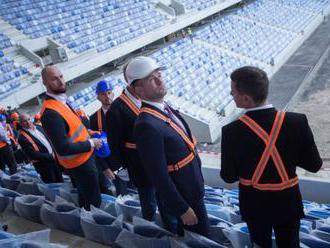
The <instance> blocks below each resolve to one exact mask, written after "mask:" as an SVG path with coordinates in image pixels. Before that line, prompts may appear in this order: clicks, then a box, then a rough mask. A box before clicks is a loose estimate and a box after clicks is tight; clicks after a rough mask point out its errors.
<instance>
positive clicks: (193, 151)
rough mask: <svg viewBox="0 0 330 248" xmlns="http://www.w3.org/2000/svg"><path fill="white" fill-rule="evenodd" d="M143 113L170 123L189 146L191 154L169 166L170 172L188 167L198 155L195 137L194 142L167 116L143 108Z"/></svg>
mask: <svg viewBox="0 0 330 248" xmlns="http://www.w3.org/2000/svg"><path fill="white" fill-rule="evenodd" d="M143 112H144V113H148V114H151V115H153V116H155V117H157V118H158V119H161V120H163V121H165V122H166V123H168V124H169V125H170V127H172V128H173V129H174V130H175V131H176V132H177V133H178V134H179V135H180V136H181V138H182V139H183V140H184V142H185V143H186V144H187V146H188V148H189V150H190V153H189V154H188V156H186V157H185V158H183V159H182V160H180V161H179V162H177V163H176V164H174V165H168V166H167V170H168V172H173V171H178V170H180V169H181V168H183V167H185V166H186V165H188V164H189V163H190V162H191V161H192V160H193V159H194V158H195V156H196V154H197V151H196V144H197V141H196V139H195V137H193V140H192V141H191V140H190V138H189V137H188V136H187V135H186V133H185V132H184V131H183V130H182V129H181V128H180V127H178V125H177V124H176V123H175V122H173V121H172V120H171V119H170V118H168V117H167V116H165V115H163V114H161V113H159V112H157V111H155V110H153V109H151V108H147V107H143V108H142V109H141V113H143Z"/></svg>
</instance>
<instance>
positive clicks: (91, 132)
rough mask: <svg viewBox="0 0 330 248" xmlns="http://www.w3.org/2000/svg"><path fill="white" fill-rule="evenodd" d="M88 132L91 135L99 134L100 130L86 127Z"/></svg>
mask: <svg viewBox="0 0 330 248" xmlns="http://www.w3.org/2000/svg"><path fill="white" fill-rule="evenodd" d="M88 133H89V135H90V136H93V135H95V134H101V132H99V131H93V130H91V129H88Z"/></svg>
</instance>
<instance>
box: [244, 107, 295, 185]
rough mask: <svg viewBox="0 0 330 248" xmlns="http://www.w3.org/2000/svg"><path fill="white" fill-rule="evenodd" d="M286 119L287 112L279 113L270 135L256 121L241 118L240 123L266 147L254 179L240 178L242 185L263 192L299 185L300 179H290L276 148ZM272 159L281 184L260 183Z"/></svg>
mask: <svg viewBox="0 0 330 248" xmlns="http://www.w3.org/2000/svg"><path fill="white" fill-rule="evenodd" d="M284 117H285V112H277V114H276V118H275V121H274V123H273V126H272V129H271V132H270V134H269V135H268V134H267V132H266V131H265V130H264V129H263V128H262V127H260V126H259V125H258V124H257V123H256V122H255V121H254V120H252V119H251V118H250V117H249V116H247V115H244V116H243V117H241V118H240V121H242V122H243V123H244V124H245V125H247V126H248V127H249V128H250V129H251V130H252V131H253V132H254V133H255V134H256V135H258V136H259V137H260V138H261V139H262V140H263V142H265V144H266V147H265V150H264V152H263V154H262V156H261V158H260V161H259V163H258V165H257V167H256V169H255V171H254V173H253V176H252V179H251V180H248V179H244V178H240V179H239V181H240V184H242V185H244V186H252V187H253V188H256V189H259V190H263V191H268V190H272V191H280V190H284V189H287V188H291V187H293V186H295V185H297V184H298V183H299V182H298V177H297V176H296V177H294V178H291V179H289V177H288V174H287V171H286V169H285V167H284V164H283V161H282V158H281V156H280V154H279V153H278V150H277V148H276V146H275V144H276V140H277V138H278V135H279V133H280V131H281V127H282V124H283V120H284ZM270 157H271V158H272V160H273V162H274V165H275V167H276V170H277V172H278V174H279V176H280V178H281V181H282V182H281V183H271V184H269V183H259V180H260V178H261V176H262V174H263V172H264V170H265V168H266V165H267V163H268V161H269V158H270Z"/></svg>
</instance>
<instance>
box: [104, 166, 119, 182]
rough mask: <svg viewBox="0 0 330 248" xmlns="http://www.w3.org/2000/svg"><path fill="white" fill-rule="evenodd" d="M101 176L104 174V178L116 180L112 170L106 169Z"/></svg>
mask: <svg viewBox="0 0 330 248" xmlns="http://www.w3.org/2000/svg"><path fill="white" fill-rule="evenodd" d="M103 174H104V175H105V176H106V177H108V178H110V179H112V180H114V179H116V176H115V174H113V172H112V170H110V169H109V168H108V169H106V170H104V171H103Z"/></svg>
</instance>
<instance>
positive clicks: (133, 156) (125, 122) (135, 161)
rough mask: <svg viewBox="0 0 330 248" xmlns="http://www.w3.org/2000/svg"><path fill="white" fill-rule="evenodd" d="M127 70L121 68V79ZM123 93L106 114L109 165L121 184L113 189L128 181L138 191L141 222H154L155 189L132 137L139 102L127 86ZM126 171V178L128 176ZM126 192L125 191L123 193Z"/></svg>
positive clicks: (123, 185)
mask: <svg viewBox="0 0 330 248" xmlns="http://www.w3.org/2000/svg"><path fill="white" fill-rule="evenodd" d="M125 72H126V67H125V68H124V76H125ZM127 83H128V86H127V87H126V88H125V89H124V91H123V92H122V94H121V95H120V96H119V97H118V98H117V99H115V100H114V101H113V103H112V104H111V106H110V108H109V110H108V112H107V114H106V125H107V127H106V131H107V136H108V143H109V145H110V149H111V155H110V163H111V167H112V169H113V171H118V173H117V175H118V176H119V177H120V179H123V180H122V181H120V180H118V181H117V180H116V181H117V183H121V184H122V185H121V186H119V185H117V186H116V188H118V187H121V188H124V189H125V184H124V183H123V181H125V182H127V181H128V179H129V180H131V181H132V182H133V184H134V186H135V187H136V188H137V190H138V194H139V199H140V203H141V208H142V216H143V218H144V219H146V220H149V221H153V220H154V219H155V213H156V208H157V203H156V196H155V188H154V187H153V186H152V184H151V182H150V180H149V179H148V178H147V176H146V172H145V171H144V168H143V167H142V164H141V159H140V156H139V154H138V151H137V150H136V144H135V140H134V137H133V129H134V123H135V120H136V118H137V116H138V114H139V112H140V107H141V100H140V99H139V97H138V96H137V95H136V93H135V90H134V87H133V86H132V85H131V84H130V83H129V82H127ZM127 171H128V175H129V178H128V175H127ZM123 193H126V192H123Z"/></svg>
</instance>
